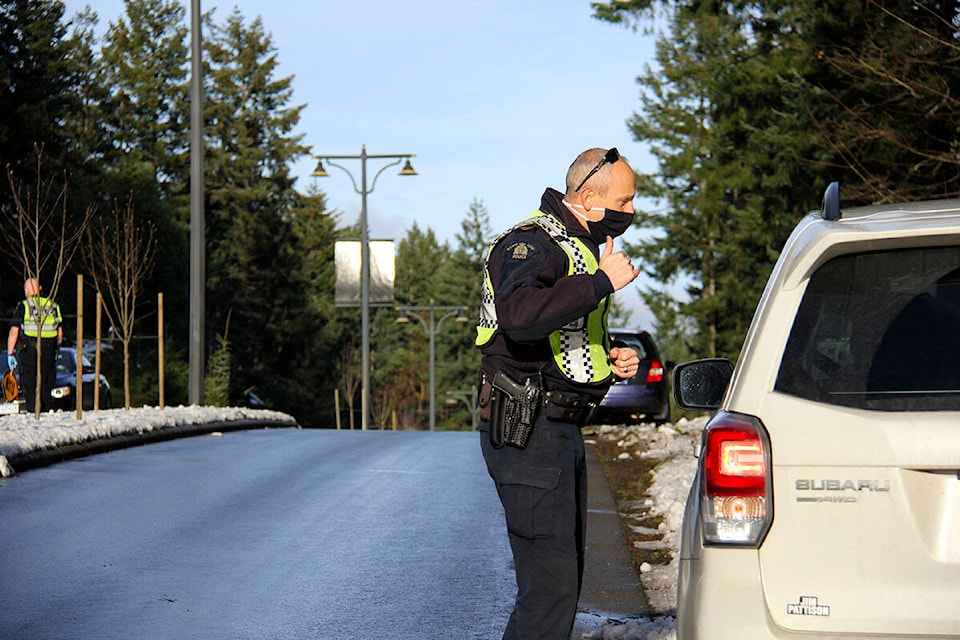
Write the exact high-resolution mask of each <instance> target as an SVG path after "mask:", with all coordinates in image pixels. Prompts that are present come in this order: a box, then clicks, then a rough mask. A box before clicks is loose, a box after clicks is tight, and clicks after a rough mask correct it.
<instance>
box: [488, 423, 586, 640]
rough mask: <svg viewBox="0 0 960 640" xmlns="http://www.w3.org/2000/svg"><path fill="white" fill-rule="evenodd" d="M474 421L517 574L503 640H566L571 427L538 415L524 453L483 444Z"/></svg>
mask: <svg viewBox="0 0 960 640" xmlns="http://www.w3.org/2000/svg"><path fill="white" fill-rule="evenodd" d="M489 426H490V425H489V423H488V422H481V423H480V430H481V433H480V438H481V441H480V445H481V448H482V450H483V457H484V460H485V461H486V463H487V471H489V473H490V476H491V477H492V478H493V480H494V482H496V485H497V492H498V493H499V495H500V501H501V503H502V504H503V511H504V514H505V515H506V520H507V532H508V533H509V536H510V546H511V548H512V549H513V561H514V566H515V567H516V573H517V600H516V604H515V605H514V610H513V613H511V614H510V621H509V622H508V624H507V629H506V631H505V632H504V634H503V638H504V640H569V638H570V633H571V631H572V630H573V623H574V619H575V618H576V615H577V600H578V599H579V598H580V587H581V584H582V582H583V558H584V536H585V534H586V517H587V467H586V461H585V459H584V444H583V436H582V435H581V433H580V428H579V427H578V426H577V425H574V424H568V423H564V422H554V421H552V420H548V419H547V418H546V417H545V416H544V415H543V412H542V411H541V415H540V417H538V418H537V421H536V424H535V426H534V429H533V433H532V434H531V436H530V442H529V444H528V445H527V448H526V449H517V448H515V447H512V446H510V445H505V446H504V447H502V448H500V449H495V448H494V447H493V445H491V444H490V434H489V433H488V431H489Z"/></svg>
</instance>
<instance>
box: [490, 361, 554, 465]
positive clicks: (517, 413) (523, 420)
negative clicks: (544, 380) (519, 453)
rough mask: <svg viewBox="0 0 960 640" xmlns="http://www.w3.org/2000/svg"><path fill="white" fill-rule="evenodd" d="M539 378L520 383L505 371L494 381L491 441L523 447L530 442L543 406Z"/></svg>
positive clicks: (491, 393) (492, 383) (491, 403)
mask: <svg viewBox="0 0 960 640" xmlns="http://www.w3.org/2000/svg"><path fill="white" fill-rule="evenodd" d="M540 396H541V385H540V380H539V378H537V379H534V378H528V379H527V380H526V382H524V383H523V384H520V383H518V382H515V381H514V380H511V379H510V377H509V376H508V375H507V374H505V373H503V372H502V371H500V372H497V374H496V375H495V376H494V377H493V380H491V381H490V444H492V445H493V446H494V447H496V448H497V449H499V448H500V447H502V446H503V445H505V444H509V445H511V446H513V447H517V448H518V449H523V448H525V447H526V446H527V443H528V442H529V441H530V434H531V433H532V432H533V424H534V422H535V421H536V419H537V413H538V412H539V409H540Z"/></svg>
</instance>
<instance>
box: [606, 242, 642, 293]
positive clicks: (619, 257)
mask: <svg viewBox="0 0 960 640" xmlns="http://www.w3.org/2000/svg"><path fill="white" fill-rule="evenodd" d="M600 270H601V271H603V272H604V273H605V274H607V277H608V278H609V279H610V284H612V285H613V289H614V291H619V290H620V289H623V288H624V287H625V286H627V285H628V284H630V283H631V282H633V281H634V280H636V279H637V276H639V275H640V271H639V270H638V269H635V268H634V267H633V263H631V262H630V258H628V257H627V254H626V253H625V252H623V251H614V250H613V238H612V237H610V236H607V244H606V246H604V248H603V254H602V255H601V256H600Z"/></svg>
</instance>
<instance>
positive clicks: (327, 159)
mask: <svg viewBox="0 0 960 640" xmlns="http://www.w3.org/2000/svg"><path fill="white" fill-rule="evenodd" d="M323 159H324V160H326V161H327V164H329V165H330V166H332V167H336V168H337V169H340V170H341V171H343V172H344V173H345V174H347V175H348V176H349V177H350V182H351V183H352V184H353V190H354V191H356V192H357V193H358V194H360V195H363V191H361V190H360V189H358V188H357V181H356V180H355V179H354V177H353V174H352V173H350V170H349V169H347V168H346V167H345V166H343V165H341V164H337V163H336V162H333V161H332V160H330V158H323ZM398 162H399V161H398ZM378 175H379V174H378ZM367 193H370V192H369V191H368V192H367Z"/></svg>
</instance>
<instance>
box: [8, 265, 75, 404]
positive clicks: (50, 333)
mask: <svg viewBox="0 0 960 640" xmlns="http://www.w3.org/2000/svg"><path fill="white" fill-rule="evenodd" d="M40 290H41V287H40V283H39V282H38V281H37V279H36V278H29V279H27V281H26V282H24V283H23V292H24V294H26V298H25V299H24V300H21V301H20V303H19V304H18V305H17V308H16V310H15V311H14V314H13V322H12V324H11V325H10V332H9V333H8V334H7V364H8V365H9V366H10V368H11V369H15V368H17V367H18V366H19V371H20V387H21V390H22V392H23V400H24V407H25V408H26V410H27V412H28V413H33V412H34V410H35V409H36V397H37V343H38V342H39V344H40V350H41V354H40V362H41V365H40V366H41V374H42V375H41V387H40V388H41V392H40V403H41V404H40V409H41V410H42V411H47V410H48V409H49V408H50V406H51V398H50V391H51V390H52V389H53V382H54V380H55V378H56V364H57V352H58V351H59V349H60V343H61V342H63V325H62V322H63V317H62V316H61V314H60V305H58V304H57V303H56V302H54V301H53V300H50V299H48V298H45V297H43V296H41V295H40ZM38 337H39V338H40V339H39V340H38V339H37V338H38ZM18 346H19V347H20V348H19V351H18V349H17V347H18Z"/></svg>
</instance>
